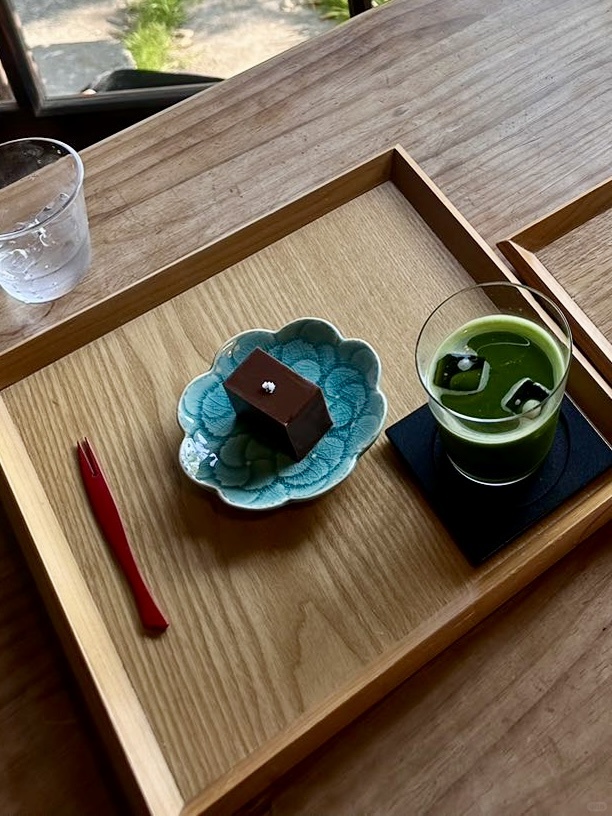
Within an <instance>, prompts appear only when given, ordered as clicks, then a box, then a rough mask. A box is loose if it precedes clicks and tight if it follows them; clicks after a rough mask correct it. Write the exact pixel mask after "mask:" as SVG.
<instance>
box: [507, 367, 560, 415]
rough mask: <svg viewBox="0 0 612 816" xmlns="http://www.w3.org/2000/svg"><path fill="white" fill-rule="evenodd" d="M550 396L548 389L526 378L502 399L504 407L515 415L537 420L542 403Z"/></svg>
mask: <svg viewBox="0 0 612 816" xmlns="http://www.w3.org/2000/svg"><path fill="white" fill-rule="evenodd" d="M549 395H550V391H549V390H548V388H546V387H545V386H543V385H541V384H540V383H538V382H535V381H534V380H530V379H529V378H528V377H525V378H524V379H522V380H519V381H518V383H516V384H515V385H513V386H512V388H511V389H510V390H509V391H508V392H507V394H506V395H505V397H504V398H503V399H502V407H503V408H505V409H506V410H507V411H511V412H512V413H513V414H517V415H522V416H527V417H529V418H530V419H535V417H537V416H539V414H540V407H541V404H542V402H543V401H544V400H545V399H546V397H548V396H549Z"/></svg>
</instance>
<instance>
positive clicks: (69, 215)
mask: <svg viewBox="0 0 612 816" xmlns="http://www.w3.org/2000/svg"><path fill="white" fill-rule="evenodd" d="M83 175H84V172H83V162H82V161H81V157H80V156H79V154H78V153H77V152H76V151H75V150H73V149H72V148H71V147H69V146H68V145H67V144H64V143H63V142H58V141H56V140H54V139H44V138H38V137H32V138H29V139H17V140H15V141H12V142H5V143H4V144H0V286H1V287H2V288H3V289H4V290H5V291H6V292H7V293H8V294H9V295H11V296H12V297H14V298H17V300H21V301H23V302H24V303H44V302H46V301H49V300H55V299H56V298H59V297H61V296H62V295H65V294H66V293H67V292H69V291H70V290H71V289H73V288H74V287H75V286H76V284H77V283H78V282H79V281H80V280H81V278H82V277H83V275H84V273H85V271H86V270H87V268H88V267H89V264H90V261H91V245H90V237H89V226H88V223H87V211H86V209H85V198H84V194H83Z"/></svg>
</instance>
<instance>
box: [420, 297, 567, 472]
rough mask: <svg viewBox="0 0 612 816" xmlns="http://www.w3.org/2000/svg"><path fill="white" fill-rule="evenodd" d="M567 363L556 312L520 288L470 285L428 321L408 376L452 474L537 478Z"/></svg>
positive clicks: (562, 329) (543, 299)
mask: <svg viewBox="0 0 612 816" xmlns="http://www.w3.org/2000/svg"><path fill="white" fill-rule="evenodd" d="M543 312H544V313H545V314H546V317H547V319H544V318H543V317H542V316H541V315H542V313H543ZM571 354H572V336H571V331H570V327H569V325H568V323H567V320H566V319H565V317H564V315H563V313H562V312H561V311H560V310H559V309H558V308H557V306H556V305H555V304H554V303H553V302H552V301H551V300H550V299H549V298H547V297H546V296H545V295H542V294H540V293H539V292H537V291H536V290H534V289H531V288H530V287H527V286H522V285H518V284H513V283H487V284H481V285H478V286H470V287H468V288H467V289H463V290H462V291H460V292H457V293H456V294H454V295H452V296H451V297H449V298H448V299H447V300H445V301H444V302H443V303H441V304H440V305H439V306H438V307H437V308H436V309H435V310H434V311H433V312H432V314H431V315H430V316H429V317H428V319H427V321H426V322H425V324H424V325H423V328H422V329H421V332H420V334H419V337H418V340H417V345H416V364H417V370H418V374H419V378H420V380H421V383H422V385H423V387H424V388H425V390H426V392H427V395H428V397H429V407H430V409H431V411H432V413H433V415H434V417H435V419H436V422H437V424H438V430H439V433H440V437H441V440H442V443H443V445H444V448H445V450H446V453H447V455H448V458H449V459H450V461H451V462H452V464H453V465H454V466H455V468H456V469H457V470H458V471H459V472H460V473H461V474H463V475H464V476H466V477H467V478H468V479H471V480H472V481H475V482H478V483H481V484H497V485H503V484H512V483H514V482H518V481H520V480H521V479H524V478H526V477H527V476H529V475H530V474H532V473H533V472H534V471H535V470H537V468H538V467H539V466H540V465H541V464H542V462H543V461H544V459H545V458H546V456H547V454H548V452H549V451H550V448H551V446H552V443H553V440H554V436H555V430H556V427H557V420H558V417H559V411H560V408H561V401H562V399H563V394H564V391H565V385H566V382H567V376H568V372H569V366H570V361H571Z"/></svg>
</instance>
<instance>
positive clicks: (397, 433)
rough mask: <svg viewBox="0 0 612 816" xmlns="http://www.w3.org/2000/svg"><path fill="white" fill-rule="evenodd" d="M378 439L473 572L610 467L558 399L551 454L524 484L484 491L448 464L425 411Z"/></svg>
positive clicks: (576, 415) (600, 446)
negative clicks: (394, 453) (397, 458)
mask: <svg viewBox="0 0 612 816" xmlns="http://www.w3.org/2000/svg"><path fill="white" fill-rule="evenodd" d="M385 433H386V434H387V436H388V438H389V439H390V440H391V442H392V443H393V445H394V446H395V448H396V449H397V450H398V452H399V454H400V455H401V457H402V458H403V459H404V460H405V462H406V463H407V464H408V466H409V468H410V469H411V471H412V474H413V475H414V477H415V479H416V481H417V482H418V484H419V485H420V487H421V489H422V490H423V493H424V494H425V496H426V497H427V499H428V501H429V502H430V504H431V505H432V507H433V509H434V510H435V511H436V513H437V514H438V516H439V517H440V519H441V520H442V522H443V523H444V525H445V527H446V528H447V529H448V531H449V533H450V534H451V535H452V537H453V538H454V540H455V542H456V544H457V546H458V547H459V549H460V550H461V551H462V552H463V554H464V555H465V557H466V558H467V560H468V561H469V562H470V563H471V564H473V565H477V564H481V563H482V562H483V561H485V560H486V559H487V558H489V557H490V556H491V555H493V553H496V552H497V551H498V550H500V549H501V548H502V547H504V546H505V545H506V544H508V543H509V542H510V541H512V540H513V539H515V538H517V536H519V535H520V534H521V533H523V532H524V531H525V530H526V529H527V528H528V527H530V526H531V525H532V524H534V523H535V522H536V521H539V520H540V519H541V518H543V517H544V516H546V515H547V514H548V513H550V512H551V511H552V510H554V508H555V507H558V506H559V505H560V504H561V503H562V502H564V501H565V500H566V499H568V498H569V497H570V496H572V495H573V494H574V493H576V492H577V491H578V490H580V489H581V488H582V487H584V486H585V485H586V484H588V483H589V482H590V481H592V480H593V479H594V478H595V477H596V476H599V475H600V474H601V473H603V472H604V471H606V470H607V469H608V468H609V467H612V448H610V446H609V445H608V444H607V442H606V441H605V440H604V439H603V438H602V437H601V436H600V435H599V434H598V433H597V431H596V430H595V429H594V428H593V426H592V425H591V424H590V423H589V422H588V420H587V419H585V417H584V416H583V415H582V414H581V413H580V411H579V410H578V408H576V406H575V405H574V404H573V402H572V401H571V400H570V399H569V398H568V397H565V398H564V400H563V405H562V408H561V416H560V419H559V425H558V428H557V433H556V436H555V440H554V443H553V447H552V449H551V451H550V453H549V454H548V456H547V458H546V460H545V461H544V463H543V464H542V465H541V467H540V468H539V469H538V470H537V471H536V472H535V473H534V474H533V475H532V476H530V477H529V478H528V479H525V480H524V481H522V482H518V483H517V484H514V485H507V486H486V485H479V484H476V483H475V482H471V481H469V479H465V478H464V477H463V476H461V475H460V474H459V473H458V472H457V471H456V470H455V468H454V467H453V466H452V465H451V463H450V462H449V461H448V459H447V457H446V455H445V453H444V451H443V449H442V443H441V441H440V438H439V434H438V432H437V427H436V423H435V420H434V418H433V416H432V414H431V411H430V410H429V407H428V406H427V405H423V406H422V407H421V408H419V409H418V410H417V411H414V413H412V414H409V415H408V416H407V417H404V419H401V420H400V421H399V422H396V423H395V424H394V425H392V426H391V427H389V428H387V429H386V431H385Z"/></svg>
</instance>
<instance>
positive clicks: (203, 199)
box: [0, 0, 612, 816]
mask: <svg viewBox="0 0 612 816" xmlns="http://www.w3.org/2000/svg"><path fill="white" fill-rule="evenodd" d="M611 35H612V19H611V18H610V14H609V7H608V4H607V3H604V2H603V0H597V2H586V3H585V2H580V3H578V2H577V0H571V2H570V1H569V0H568V1H567V2H560V3H559V2H553V1H552V0H548V1H545V2H539V3H538V4H537V6H534V4H533V3H529V2H516V3H511V4H502V3H497V2H484V0H478V2H476V1H475V2H445V1H444V0H442V2H436V3H409V2H407V0H394V2H393V3H391V4H389V5H388V6H385V7H383V8H381V9H377V10H375V11H374V12H372V13H368V14H366V15H364V16H363V17H361V18H360V19H357V20H355V21H352V22H351V23H349V24H347V25H346V26H344V27H342V28H341V29H339V30H338V31H337V32H333V33H332V34H330V35H324V36H323V37H321V38H319V39H317V40H315V41H312V42H310V43H307V44H306V45H304V46H300V47H298V48H297V49H295V50H293V51H292V52H290V53H289V54H287V55H285V56H283V57H279V58H276V59H274V60H271V61H270V62H268V63H266V64H264V65H262V66H260V67H258V68H256V69H254V70H253V71H252V72H250V73H249V74H246V75H243V76H239V77H236V78H234V79H232V80H229V81H227V82H226V83H223V84H222V85H220V86H219V87H217V88H214V89H212V90H211V91H207V92H205V94H204V95H201V96H200V97H198V98H194V99H192V100H189V101H187V102H184V103H182V104H181V105H179V106H177V107H176V108H174V109H172V110H170V111H167V112H165V113H164V114H161V115H159V116H158V117H157V118H156V119H154V120H151V121H150V122H148V123H144V124H141V125H139V126H136V127H134V128H132V129H130V130H128V131H126V132H124V133H122V134H120V135H118V136H117V137H115V138H112V139H110V140H107V141H106V142H104V143H101V144H100V145H97V146H95V147H92V148H91V149H90V150H89V151H86V152H85V156H84V158H85V162H86V172H87V181H86V192H87V197H88V203H89V211H90V216H91V223H92V235H93V239H94V249H95V253H96V258H95V262H94V266H93V267H92V271H91V273H90V276H89V278H88V280H87V281H86V283H85V284H84V285H83V287H80V288H79V289H78V290H76V291H75V292H74V294H73V295H71V296H70V298H68V299H65V300H62V301H59V302H58V303H57V304H54V305H52V306H44V307H29V308H28V307H21V306H19V305H17V304H13V303H12V302H9V301H8V300H6V299H5V301H4V302H3V304H2V313H1V319H2V323H1V325H2V338H3V343H5V344H6V345H5V347H12V346H14V345H15V344H19V343H21V342H23V341H24V339H27V338H28V337H31V336H33V335H35V334H36V333H37V332H39V331H41V330H43V329H44V328H45V327H49V326H52V325H54V324H56V323H57V322H58V321H63V320H69V319H70V318H71V316H72V315H75V314H78V313H79V312H80V311H81V310H82V309H85V308H87V307H88V306H90V305H92V304H94V303H96V302H97V301H98V300H99V299H100V298H105V297H107V296H108V295H109V294H110V293H112V292H114V291H117V290H118V289H120V288H121V287H122V286H125V285H129V284H130V283H132V282H134V281H135V280H137V279H139V278H140V277H142V276H144V275H146V274H149V273H150V272H151V271H152V270H154V269H155V268H158V266H159V265H160V264H163V263H166V262H173V261H175V260H176V259H177V258H178V257H180V256H182V255H183V254H185V253H187V252H189V251H190V250H193V249H195V248H197V247H199V246H201V245H202V243H204V242H206V241H208V240H212V239H213V238H215V237H216V236H219V235H223V234H225V233H227V232H228V231H231V230H232V229H234V228H235V227H237V226H240V225H241V224H243V223H244V222H245V221H247V220H250V219H252V218H254V217H256V216H257V215H260V214H262V213H263V212H265V211H267V210H268V209H270V207H271V206H272V205H276V204H279V203H282V202H283V201H287V200H289V199H290V198H292V197H294V196H295V194H299V193H300V192H302V191H305V190H306V189H309V188H310V187H311V186H312V185H313V184H316V183H317V182H321V181H323V180H324V179H325V178H328V177H329V176H330V175H331V174H333V173H335V172H337V171H338V169H342V167H350V166H352V165H354V164H355V163H356V162H357V161H359V160H360V159H364V158H366V157H367V156H369V155H371V154H372V153H373V152H375V151H376V150H378V149H381V148H387V147H389V146H390V145H391V144H394V143H396V142H400V143H402V144H404V145H405V146H406V148H407V149H408V150H409V151H410V152H411V153H412V155H414V157H415V158H416V159H417V160H418V161H419V162H420V163H421V164H422V165H423V167H424V169H425V170H426V171H427V172H428V173H429V174H430V175H432V177H433V178H434V180H435V181H436V182H437V183H438V184H439V185H440V186H441V187H442V189H443V190H444V191H445V192H446V193H447V194H448V195H449V197H450V198H451V200H452V201H453V203H454V204H456V205H457V206H458V207H459V208H460V210H461V211H462V212H463V214H464V215H466V216H467V217H468V218H469V219H470V220H471V221H472V223H473V224H474V225H475V226H476V228H477V229H479V231H480V232H481V233H482V234H483V235H484V237H485V238H487V239H488V240H489V242H490V243H494V242H495V241H496V240H498V239H500V238H502V237H504V236H507V235H509V234H512V233H513V232H514V231H516V230H518V229H519V228H520V227H522V226H523V225H524V224H525V223H529V222H530V221H532V220H535V219H536V218H538V217H540V216H542V215H543V214H545V213H547V212H549V211H550V210H551V209H553V208H555V207H557V206H560V205H561V204H563V203H564V202H565V201H566V200H568V199H569V198H571V197H573V196H574V195H576V194H577V193H579V192H581V191H583V190H586V189H588V188H590V187H591V186H593V185H594V184H596V183H598V182H600V181H602V180H603V179H604V178H606V177H607V176H608V175H609V150H608V143H607V134H608V133H609V131H610V125H611V120H612V102H611V101H610V95H609V83H608V78H607V68H606V65H607V59H608V48H609V41H610V37H611ZM7 535H8V534H5V538H6V537H7ZM610 536H611V531H610V530H609V529H606V530H604V531H602V532H601V533H600V534H599V535H598V537H597V541H595V542H594V543H592V544H589V545H588V546H583V547H581V548H580V550H579V551H578V552H577V553H575V554H574V555H572V556H571V557H570V558H569V559H567V560H566V561H565V562H564V563H563V564H561V565H559V566H558V567H557V568H555V569H553V570H552V571H551V572H549V573H548V575H547V576H546V577H545V578H544V579H542V580H541V581H540V582H539V583H538V584H537V585H535V586H534V587H533V589H531V590H530V591H528V592H526V593H525V594H524V596H523V597H522V598H521V599H519V600H517V601H516V602H513V604H512V605H511V607H510V608H509V609H506V610H504V611H503V612H502V613H500V614H498V615H496V616H495V617H494V618H493V619H491V620H490V621H488V622H487V623H486V624H484V625H483V626H482V627H481V629H480V630H479V631H477V632H476V633H474V634H473V635H472V636H470V638H469V639H467V640H464V641H462V642H461V643H460V644H458V645H457V646H456V647H454V648H453V650H451V651H450V652H448V653H446V654H445V655H443V656H442V657H441V658H439V659H438V660H437V661H435V662H434V663H433V664H432V666H431V667H428V668H427V669H426V670H425V671H424V672H421V673H420V675H418V676H417V677H415V678H413V679H412V680H411V681H409V682H408V683H407V684H405V685H404V686H403V687H402V688H401V689H400V690H399V691H398V692H396V693H395V694H394V695H393V696H392V697H391V698H390V699H389V701H388V703H386V704H385V707H384V709H383V714H382V715H379V713H378V712H376V714H375V715H374V718H368V720H366V721H365V725H363V724H360V725H358V726H356V727H354V728H353V729H351V731H350V732H349V733H348V735H343V738H342V739H340V740H338V744H339V745H341V748H338V746H336V747H335V748H334V747H333V746H332V748H331V749H330V752H329V753H325V754H324V755H323V757H322V758H321V759H320V760H319V764H316V765H314V766H313V767H314V771H312V772H311V773H312V774H313V775H312V776H310V777H309V776H305V777H304V779H296V780H295V781H294V783H293V787H292V786H291V784H290V785H289V787H288V788H287V789H286V790H285V791H282V792H279V794H278V796H277V798H276V799H274V800H273V803H272V805H271V809H272V812H275V813H281V812H286V813H289V812H299V811H298V808H299V807H303V811H302V812H305V813H318V812H321V811H320V810H319V806H318V804H316V801H315V800H311V804H308V799H307V797H308V796H316V797H319V800H318V801H322V802H324V807H323V808H322V809H323V812H326V813H342V812H351V813H363V814H366V813H392V812H397V813H400V812H408V813H410V812H413V813H427V812H431V813H434V812H436V813H438V812H445V811H444V810H443V809H442V808H443V807H444V808H446V812H449V813H450V812H481V813H482V812H484V813H495V814H498V813H516V812H521V808H522V809H523V811H525V810H531V811H532V812H534V813H551V812H554V813H561V814H563V813H567V814H574V813H576V812H579V813H580V812H585V811H586V812H589V810H591V811H592V810H593V806H595V807H596V808H598V809H599V811H600V812H601V811H602V810H605V808H608V809H609V808H610V807H612V798H611V797H610V792H609V774H610V768H609V763H608V761H607V759H606V757H608V756H609V755H610V745H609V733H610V729H609V714H608V712H609V710H610V704H611V702H612V700H611V698H610V693H609V684H608V683H607V676H608V672H607V669H606V666H607V662H608V661H607V660H606V655H607V652H608V651H609V649H610V643H611V641H610V632H609V629H608V623H609V612H608V610H609V600H610V599H609V597H608V587H609V585H610V581H609V575H610V570H611V569H612V560H611V559H612V556H610V554H609V547H608V546H606V545H607V544H608V543H609V539H610ZM9 540H10V539H9ZM1 563H2V575H3V576H8V580H4V581H3V583H2V587H3V602H4V603H3V618H4V631H5V635H6V637H7V639H8V641H9V643H12V642H13V641H15V640H18V641H20V642H21V641H23V645H22V650H21V651H20V652H16V649H15V648H14V647H12V646H11V647H7V648H5V649H2V651H1V652H0V660H1V661H2V671H1V672H0V677H1V678H2V680H1V688H2V691H3V695H2V718H3V724H6V728H3V735H5V737H4V742H3V745H4V750H3V752H2V763H3V764H2V772H3V775H4V778H5V779H6V784H5V785H3V786H2V787H1V790H0V797H5V798H2V800H1V801H2V807H1V808H0V809H1V810H2V811H3V812H6V813H9V814H11V816H12V814H15V815H16V816H17V814H28V816H30V814H36V813H41V814H45V813H48V812H49V807H48V806H49V802H50V799H49V797H50V796H51V795H53V796H55V797H56V799H55V800H54V802H55V803H56V804H55V807H54V811H55V812H57V813H70V812H75V813H76V812H81V813H82V812H87V810H86V808H87V807H88V806H90V804H89V805H88V804H87V802H89V803H91V802H95V803H96V805H99V806H98V807H97V810H95V811H92V812H97V813H105V812H108V813H111V812H117V813H119V812H121V808H122V805H121V803H117V802H115V801H113V799H112V794H110V793H109V794H107V793H106V791H107V790H110V789H109V788H108V786H107V783H106V780H105V778H104V777H103V776H100V777H99V778H96V776H95V774H94V773H93V770H92V765H93V763H94V762H95V761H96V759H95V754H94V755H93V759H92V754H91V752H90V750H89V749H87V750H86V749H84V748H83V745H85V746H87V745H88V743H87V739H88V736H87V735H88V733H89V732H88V731H87V730H86V724H81V725H78V723H76V722H74V723H73V721H72V717H73V716H76V715H75V714H74V711H75V709H74V707H73V706H72V704H71V697H72V694H71V690H70V688H69V687H66V689H65V690H64V691H62V690H61V688H60V683H63V680H61V679H59V678H61V677H62V675H61V673H60V674H57V673H54V672H55V669H50V670H49V671H47V669H46V668H44V671H42V673H41V667H46V666H47V665H48V664H49V663H50V662H51V659H52V658H53V656H54V655H55V654H56V653H55V651H54V649H55V646H54V645H53V642H52V641H50V640H49V639H48V638H44V644H43V643H42V642H41V636H40V627H39V625H38V621H36V622H35V623H28V621H29V618H28V614H27V612H24V609H23V604H24V598H25V599H28V598H29V599H30V603H33V602H34V601H32V600H31V599H32V598H33V597H34V595H33V592H32V590H31V588H30V585H29V584H28V583H25V584H23V583H22V584H21V586H22V587H23V588H22V589H21V590H19V591H18V592H17V593H16V595H13V594H11V592H10V587H12V586H18V587H19V586H20V584H19V580H18V576H19V575H23V574H24V566H23V563H22V562H21V560H20V556H19V555H18V553H16V552H15V550H14V548H12V547H11V546H10V545H9V544H8V543H7V544H6V546H5V547H4V548H3V549H2V557H1ZM14 575H15V576H16V577H13V576H14ZM22 581H23V579H22ZM551 635H553V636H551ZM16 653H17V654H18V655H19V657H18V659H17V660H16V659H15V654H16ZM474 677H476V678H477V679H478V685H477V693H474V691H473V689H474V686H473V682H474ZM37 678H39V682H40V686H39V689H40V690H39V693H38V694H36V695H31V694H30V695H28V694H26V691H27V689H31V688H33V687H36V683H37ZM56 695H57V698H56ZM32 706H34V709H32ZM56 706H57V710H60V711H61V710H66V711H68V712H69V714H68V715H67V720H66V721H67V726H68V725H69V726H70V729H69V730H70V734H71V736H70V738H68V737H67V736H66V733H65V732H64V731H63V728H60V727H58V725H57V723H55V722H50V720H49V716H48V714H47V713H46V712H49V711H50V710H55V707H56ZM387 706H388V707H387ZM62 707H65V708H62ZM32 710H33V711H34V712H35V713H34V714H33V713H32ZM76 711H77V713H78V709H77V710H76ZM376 718H378V719H376ZM28 722H30V723H32V722H35V723H36V726H37V729H36V735H35V736H32V738H31V739H28V740H25V739H24V734H27V733H31V731H32V726H31V725H30V726H28ZM417 726H418V727H417ZM67 730H68V728H67ZM70 739H73V740H75V743H76V745H75V748H74V750H73V751H71V752H70V755H71V759H70V763H71V767H70V771H69V772H70V773H73V774H74V776H71V777H70V778H68V777H67V774H68V771H67V769H66V767H65V765H64V760H63V755H62V753H61V752H60V751H59V750H58V745H59V744H62V745H65V746H67V745H69V744H70ZM487 740H489V742H487ZM424 742H425V743H426V745H427V747H428V751H427V752H425V751H424V750H423V744H424ZM398 743H399V745H398ZM483 745H487V747H488V749H487V751H486V753H485V752H484V751H483V748H482V746H483ZM343 751H344V752H345V755H344V764H343V761H342V756H340V755H339V754H342V752H343ZM334 752H339V753H334ZM400 752H403V753H400ZM415 771H417V773H416V775H415ZM41 779H43V780H44V779H46V780H49V782H48V785H45V790H44V791H40V788H38V782H39V781H40V780H41ZM525 779H527V782H525ZM51 780H54V781H53V782H52V781H51ZM84 780H89V781H88V782H87V784H88V785H89V791H88V793H84V792H83V786H84ZM309 788H310V790H309ZM51 789H52V791H53V792H52V793H49V790H51ZM300 802H303V803H304V804H303V805H300V804H299V803H300ZM453 802H457V803H458V804H459V805H460V807H457V808H456V809H453V807H452V803H453ZM440 803H442V804H440ZM604 806H605V807H604ZM283 808H284V810H283ZM292 808H293V810H292Z"/></svg>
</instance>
